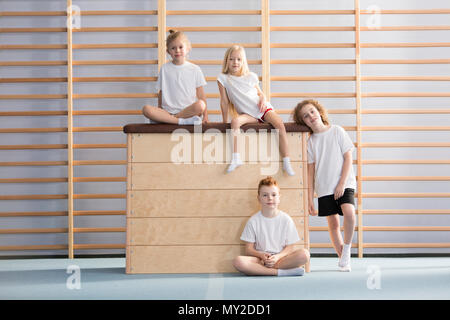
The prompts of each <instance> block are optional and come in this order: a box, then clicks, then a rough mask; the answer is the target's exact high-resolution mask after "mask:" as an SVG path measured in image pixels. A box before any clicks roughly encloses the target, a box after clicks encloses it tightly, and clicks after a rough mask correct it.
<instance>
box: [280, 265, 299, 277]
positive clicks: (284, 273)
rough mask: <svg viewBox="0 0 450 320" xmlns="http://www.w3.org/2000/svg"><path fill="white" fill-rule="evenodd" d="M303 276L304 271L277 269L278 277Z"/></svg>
mask: <svg viewBox="0 0 450 320" xmlns="http://www.w3.org/2000/svg"><path fill="white" fill-rule="evenodd" d="M304 274H305V269H303V268H301V267H298V268H292V269H278V276H279V277H287V276H302V275H304Z"/></svg>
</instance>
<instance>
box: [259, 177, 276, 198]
mask: <svg viewBox="0 0 450 320" xmlns="http://www.w3.org/2000/svg"><path fill="white" fill-rule="evenodd" d="M263 186H269V187H270V186H276V187H277V188H278V189H280V187H279V186H278V182H277V180H275V179H274V178H272V177H267V178H264V179H262V180H261V181H260V182H259V184H258V195H259V191H260V190H261V187H263Z"/></svg>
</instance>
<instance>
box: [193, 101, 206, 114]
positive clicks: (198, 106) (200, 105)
mask: <svg viewBox="0 0 450 320" xmlns="http://www.w3.org/2000/svg"><path fill="white" fill-rule="evenodd" d="M194 108H195V113H197V114H198V115H201V114H203V112H205V110H206V103H205V101H203V100H198V101H197V102H196V103H195V104H194Z"/></svg>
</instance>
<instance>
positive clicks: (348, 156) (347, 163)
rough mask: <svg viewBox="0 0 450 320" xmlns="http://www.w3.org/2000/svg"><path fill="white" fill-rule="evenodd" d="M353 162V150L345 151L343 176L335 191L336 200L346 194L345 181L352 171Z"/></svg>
mask: <svg viewBox="0 0 450 320" xmlns="http://www.w3.org/2000/svg"><path fill="white" fill-rule="evenodd" d="M352 162H353V157H352V150H349V151H347V152H346V153H344V164H343V165H342V172H341V178H340V179H339V182H338V184H337V186H336V189H335V191H334V199H335V200H336V199H339V198H340V197H342V195H343V194H344V191H345V181H347V178H348V174H349V173H350V169H351V167H352Z"/></svg>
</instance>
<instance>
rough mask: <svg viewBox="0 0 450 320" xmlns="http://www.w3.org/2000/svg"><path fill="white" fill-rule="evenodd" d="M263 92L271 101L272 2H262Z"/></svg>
mask: <svg viewBox="0 0 450 320" xmlns="http://www.w3.org/2000/svg"><path fill="white" fill-rule="evenodd" d="M261 59H262V75H261V76H262V91H263V93H264V94H265V95H266V98H267V100H270V1H269V0H261Z"/></svg>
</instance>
